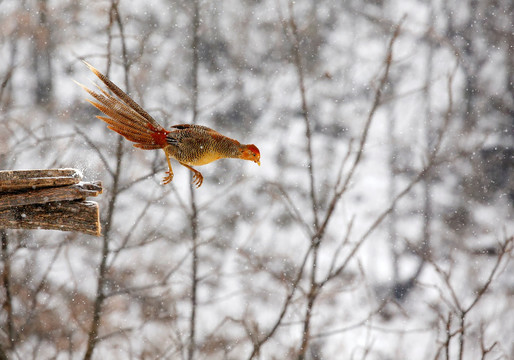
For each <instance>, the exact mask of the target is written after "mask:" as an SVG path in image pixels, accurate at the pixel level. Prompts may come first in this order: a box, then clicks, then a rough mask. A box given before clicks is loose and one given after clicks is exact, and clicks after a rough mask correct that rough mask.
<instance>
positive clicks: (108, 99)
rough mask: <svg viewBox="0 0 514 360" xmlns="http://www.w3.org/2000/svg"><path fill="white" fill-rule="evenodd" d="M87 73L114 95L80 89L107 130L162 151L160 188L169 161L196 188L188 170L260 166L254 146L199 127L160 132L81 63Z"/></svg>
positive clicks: (199, 178) (104, 79) (167, 178)
mask: <svg viewBox="0 0 514 360" xmlns="http://www.w3.org/2000/svg"><path fill="white" fill-rule="evenodd" d="M84 63H85V64H86V65H87V66H88V67H89V69H90V70H91V71H92V72H93V73H94V74H95V75H96V76H98V78H99V79H100V80H102V82H103V83H104V84H105V85H106V86H107V88H108V89H109V90H111V91H112V93H114V95H116V97H115V96H113V95H111V94H110V93H108V92H107V91H104V90H103V89H101V88H100V87H99V86H98V89H99V90H100V93H97V92H94V91H92V90H90V89H88V88H87V87H85V86H84V85H82V84H79V83H77V84H78V85H80V86H81V87H82V88H83V89H84V90H86V91H87V92H88V93H89V94H90V95H91V96H92V97H94V98H95V99H96V100H97V101H98V102H95V101H91V100H88V101H89V102H90V103H91V104H92V105H94V106H95V107H96V108H97V109H99V110H100V111H101V112H103V113H104V114H105V115H107V116H97V118H99V119H101V120H103V121H105V122H106V123H107V124H108V126H107V127H108V128H109V129H111V130H114V131H116V132H117V133H118V134H120V135H122V136H123V137H125V139H127V140H129V141H132V142H135V144H134V146H135V147H137V148H140V149H144V150H155V149H163V150H164V154H165V155H166V160H167V161H168V167H169V171H167V172H166V174H167V176H165V177H164V179H163V184H168V183H170V182H171V180H173V170H172V168H171V162H170V158H174V159H175V160H177V161H178V162H179V163H180V164H181V165H183V166H185V167H187V168H188V169H189V170H191V171H192V172H193V174H194V175H193V183H194V184H195V185H196V187H200V186H201V185H202V183H203V176H202V174H201V173H200V172H199V171H198V170H196V169H193V168H192V166H197V165H205V164H208V163H211V162H213V161H215V160H219V159H225V158H235V159H243V160H250V161H253V162H255V163H257V164H258V165H260V152H259V149H257V147H256V146H255V145H252V144H250V145H245V144H240V143H239V141H237V140H234V139H231V138H229V137H226V136H224V135H221V134H220V133H218V132H217V131H215V130H212V129H210V128H208V127H206V126H201V125H189V124H180V125H173V126H172V127H171V129H170V130H166V129H164V128H163V127H162V126H161V125H160V124H159V123H158V122H157V121H155V119H154V118H153V117H151V116H150V115H149V114H148V113H147V112H146V111H145V110H143V108H142V107H141V106H139V104H137V103H136V102H135V101H134V100H132V98H131V97H130V96H128V95H127V94H126V93H125V92H123V91H122V90H121V89H120V88H119V87H118V86H116V85H115V84H114V83H113V82H112V81H110V80H109V79H108V78H107V77H106V76H105V75H103V74H102V73H101V72H100V71H98V70H97V69H96V68H94V67H93V66H92V65H90V64H88V63H87V62H85V61H84Z"/></svg>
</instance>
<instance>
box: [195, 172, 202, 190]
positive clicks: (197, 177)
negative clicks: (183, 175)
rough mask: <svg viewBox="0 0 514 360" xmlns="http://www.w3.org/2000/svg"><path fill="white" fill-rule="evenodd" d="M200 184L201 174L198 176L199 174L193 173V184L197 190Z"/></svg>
mask: <svg viewBox="0 0 514 360" xmlns="http://www.w3.org/2000/svg"><path fill="white" fill-rule="evenodd" d="M202 183H203V176H202V174H200V173H199V172H195V173H194V174H193V184H194V185H195V186H196V188H197V189H198V188H199V187H200V186H202Z"/></svg>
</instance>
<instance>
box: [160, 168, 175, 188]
mask: <svg viewBox="0 0 514 360" xmlns="http://www.w3.org/2000/svg"><path fill="white" fill-rule="evenodd" d="M166 174H168V175H167V176H165V177H164V178H163V179H162V185H166V184H169V183H170V182H171V180H173V173H172V172H171V171H166Z"/></svg>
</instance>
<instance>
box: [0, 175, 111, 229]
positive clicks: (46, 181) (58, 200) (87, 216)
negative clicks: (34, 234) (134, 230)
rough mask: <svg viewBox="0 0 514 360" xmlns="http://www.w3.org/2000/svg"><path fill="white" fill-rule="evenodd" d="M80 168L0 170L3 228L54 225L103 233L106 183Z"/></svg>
mask: <svg viewBox="0 0 514 360" xmlns="http://www.w3.org/2000/svg"><path fill="white" fill-rule="evenodd" d="M81 180H82V175H81V174H80V172H79V171H78V170H76V169H49V170H4V171H0V229H51V230H62V231H79V232H83V233H86V234H90V235H96V236H100V234H101V227H100V216H99V210H98V204H97V203H96V202H93V201H86V198H87V197H88V196H97V195H99V194H101V193H102V184H101V183H100V182H98V181H96V182H90V183H87V182H81Z"/></svg>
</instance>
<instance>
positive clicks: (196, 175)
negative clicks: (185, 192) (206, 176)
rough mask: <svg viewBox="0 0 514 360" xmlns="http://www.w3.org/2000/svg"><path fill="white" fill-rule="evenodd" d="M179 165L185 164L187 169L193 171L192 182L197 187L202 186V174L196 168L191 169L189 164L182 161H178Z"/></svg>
mask: <svg viewBox="0 0 514 360" xmlns="http://www.w3.org/2000/svg"><path fill="white" fill-rule="evenodd" d="M180 165H182V166H185V167H187V168H188V169H189V170H191V171H192V172H193V174H194V175H193V184H195V185H196V187H197V188H199V187H200V186H202V183H203V176H202V174H201V173H200V171H198V170H196V169H193V168H192V167H191V166H189V165H187V164H184V163H182V162H181V163H180Z"/></svg>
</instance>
